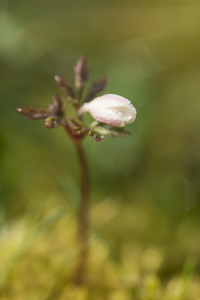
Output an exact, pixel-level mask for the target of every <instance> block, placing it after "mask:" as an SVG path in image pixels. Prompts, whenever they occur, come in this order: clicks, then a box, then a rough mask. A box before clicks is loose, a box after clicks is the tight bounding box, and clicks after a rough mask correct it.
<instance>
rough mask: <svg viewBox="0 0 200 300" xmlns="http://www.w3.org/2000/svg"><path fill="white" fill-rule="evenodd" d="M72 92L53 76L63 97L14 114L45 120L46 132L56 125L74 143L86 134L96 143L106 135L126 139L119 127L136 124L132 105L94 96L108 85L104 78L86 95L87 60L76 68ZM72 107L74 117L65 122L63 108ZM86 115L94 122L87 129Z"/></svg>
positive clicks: (90, 88)
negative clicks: (46, 106)
mask: <svg viewBox="0 0 200 300" xmlns="http://www.w3.org/2000/svg"><path fill="white" fill-rule="evenodd" d="M74 72H75V88H74V87H73V86H72V85H71V84H69V83H68V82H66V81H64V80H63V79H62V78H61V77H59V76H55V77H54V79H55V82H56V84H57V86H58V88H59V89H60V90H61V92H62V96H60V95H58V94H55V95H53V103H51V104H50V105H49V107H48V108H45V107H43V106H39V107H37V108H36V107H33V106H31V105H28V107H27V108H25V107H20V108H17V111H18V112H19V113H21V114H23V115H25V116H27V117H28V119H29V120H39V119H44V125H45V127H47V128H55V127H58V126H59V125H62V126H64V127H65V129H66V130H67V132H68V133H69V134H70V136H71V137H72V138H73V140H77V141H79V140H81V139H82V138H83V137H84V136H85V135H86V134H88V135H89V136H93V137H94V139H95V140H96V141H98V142H100V141H102V140H103V139H104V137H105V135H111V136H127V135H129V133H128V132H126V131H125V130H124V129H123V128H122V127H124V126H125V124H130V123H132V122H133V121H134V120H135V117H136V110H135V108H134V107H133V105H132V104H131V102H130V101H129V100H127V99H125V98H123V97H121V96H118V95H113V94H106V95H103V96H100V97H96V98H95V96H96V95H97V94H98V93H100V92H102V91H103V90H104V89H105V87H106V84H107V78H106V77H103V78H100V79H99V80H97V81H95V82H93V83H92V84H91V85H90V87H89V88H88V92H87V93H85V87H86V85H87V82H88V78H89V75H90V72H89V71H88V69H87V62H86V57H85V56H83V57H81V58H80V59H79V60H78V62H77V64H76V66H75V67H74ZM67 102H68V103H71V105H73V106H74V107H75V111H76V115H75V117H74V118H68V117H67V116H66V112H65V104H66V103H67ZM85 112H89V113H90V114H91V116H92V117H93V118H94V119H95V120H96V121H95V122H93V123H92V124H91V125H90V126H86V124H85V123H84V121H83V114H84V113H85Z"/></svg>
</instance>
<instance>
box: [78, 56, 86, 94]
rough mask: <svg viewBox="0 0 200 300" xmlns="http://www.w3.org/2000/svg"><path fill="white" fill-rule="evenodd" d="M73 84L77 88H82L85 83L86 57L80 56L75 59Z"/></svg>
mask: <svg viewBox="0 0 200 300" xmlns="http://www.w3.org/2000/svg"><path fill="white" fill-rule="evenodd" d="M74 72H75V86H76V88H77V89H78V90H82V89H83V88H84V86H85V84H86V81H87V79H88V77H89V71H88V70H87V59H86V57H85V56H82V57H81V58H79V60H78V61H77V63H76V65H75V67H74Z"/></svg>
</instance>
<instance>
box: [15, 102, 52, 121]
mask: <svg viewBox="0 0 200 300" xmlns="http://www.w3.org/2000/svg"><path fill="white" fill-rule="evenodd" d="M16 110H17V111H18V112H19V113H20V114H22V115H24V116H26V117H28V119H29V120H40V119H45V118H47V117H48V116H49V110H48V109H47V108H46V107H43V106H38V107H34V106H32V105H28V109H27V108H25V107H19V108H16Z"/></svg>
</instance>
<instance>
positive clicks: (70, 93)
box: [54, 75, 75, 99]
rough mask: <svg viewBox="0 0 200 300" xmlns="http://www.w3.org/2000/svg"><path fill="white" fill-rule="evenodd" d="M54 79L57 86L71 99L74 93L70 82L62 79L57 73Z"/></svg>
mask: <svg viewBox="0 0 200 300" xmlns="http://www.w3.org/2000/svg"><path fill="white" fill-rule="evenodd" d="M54 80H55V82H56V84H57V86H58V88H59V89H61V90H62V91H63V92H64V93H65V95H66V96H70V97H72V98H73V99H74V98H75V93H74V90H73V88H72V86H71V84H70V83H68V82H66V81H64V80H63V79H62V78H61V77H60V76H57V75H56V76H55V77H54Z"/></svg>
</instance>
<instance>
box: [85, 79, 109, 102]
mask: <svg viewBox="0 0 200 300" xmlns="http://www.w3.org/2000/svg"><path fill="white" fill-rule="evenodd" d="M107 81H108V78H107V77H102V78H100V79H98V80H97V81H95V82H93V83H92V85H91V87H90V89H89V92H88V96H87V98H86V102H89V101H91V100H92V99H93V98H94V97H95V95H96V94H98V93H100V92H102V91H103V90H104V89H105V88H106V85H107Z"/></svg>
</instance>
